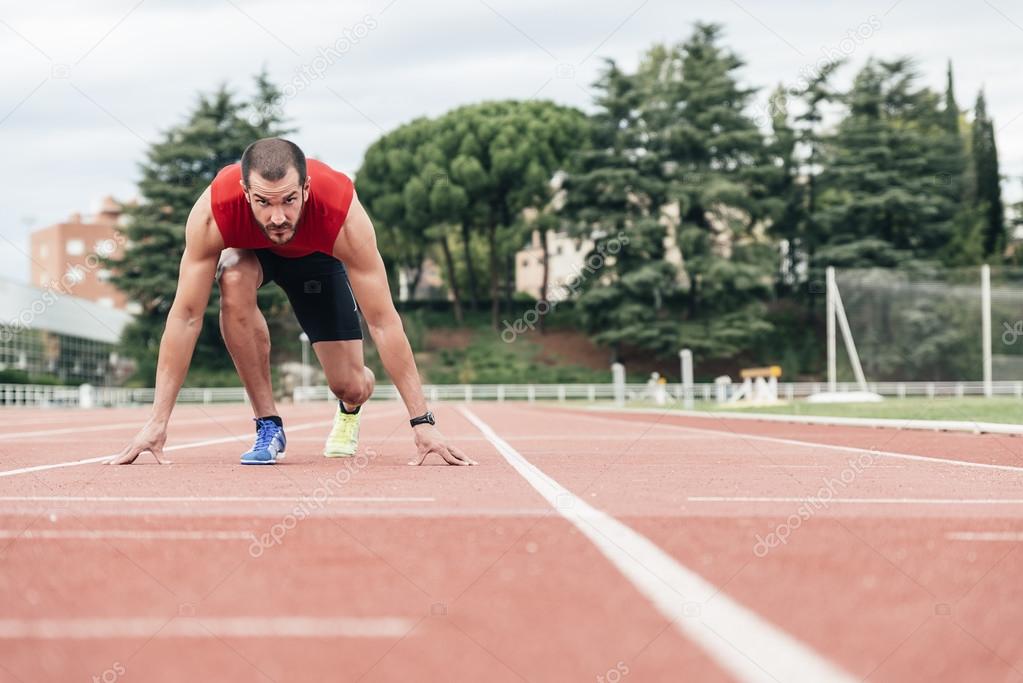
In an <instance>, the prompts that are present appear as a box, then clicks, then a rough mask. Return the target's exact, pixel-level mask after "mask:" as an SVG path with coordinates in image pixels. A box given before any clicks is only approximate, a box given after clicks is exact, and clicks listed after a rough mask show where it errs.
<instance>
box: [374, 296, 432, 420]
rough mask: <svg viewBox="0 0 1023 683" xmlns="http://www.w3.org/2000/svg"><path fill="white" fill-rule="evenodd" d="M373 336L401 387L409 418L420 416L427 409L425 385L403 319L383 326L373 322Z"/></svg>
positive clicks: (382, 356) (394, 378) (393, 380)
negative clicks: (420, 376) (421, 379)
mask: <svg viewBox="0 0 1023 683" xmlns="http://www.w3.org/2000/svg"><path fill="white" fill-rule="evenodd" d="M370 335H371V336H372V337H373V341H374V342H375V343H376V346H377V351H378V352H379V354H380V361H381V362H382V363H383V364H384V369H385V370H387V374H388V375H390V377H391V381H392V382H394V386H395V387H397V388H398V393H399V394H401V398H402V400H403V401H404V402H405V407H406V408H407V409H408V414H409V417H417V416H419V415H422V414H423V413H425V412H426V399H425V398H424V397H423V385H422V383H421V382H420V381H419V370H418V368H416V359H415V356H413V355H412V347H411V346H410V345H409V342H408V337H407V336H406V335H405V328H404V327H402V324H401V319H400V318H397V316H396V319H395V320H394V321H392V322H388V323H385V324H383V325H376V326H374V325H370Z"/></svg>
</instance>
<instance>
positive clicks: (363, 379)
mask: <svg viewBox="0 0 1023 683" xmlns="http://www.w3.org/2000/svg"><path fill="white" fill-rule="evenodd" d="M328 384H329V386H330V391H331V392H332V393H333V394H334V396H336V397H337V398H339V399H340V400H342V401H344V402H345V403H347V404H349V405H359V404H361V403H364V402H366V401H368V400H369V397H370V395H371V394H372V393H373V383H372V381H371V380H370V378H369V377H368V376H367V373H366V368H364V367H360V368H359V369H358V370H353V371H351V372H345V373H343V376H342V377H339V378H332V379H329V380H328Z"/></svg>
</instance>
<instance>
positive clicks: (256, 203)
mask: <svg viewBox="0 0 1023 683" xmlns="http://www.w3.org/2000/svg"><path fill="white" fill-rule="evenodd" d="M242 187H243V189H245V197H246V198H247V199H248V200H249V207H250V208H251V209H252V216H253V217H254V218H255V219H256V223H258V224H259V227H260V229H262V230H263V234H264V235H266V237H267V239H268V240H270V241H271V242H273V243H274V244H287V243H288V242H290V241H291V240H292V239H293V238H294V237H295V233H296V231H297V226H298V221H299V219H300V218H301V217H302V209H303V207H304V206H305V202H306V200H307V199H308V198H309V178H308V177H307V178H306V181H305V186H304V187H302V186H300V185H299V184H298V171H297V170H296V169H294V168H291V169H289V170H288V173H287V175H285V176H284V177H283V178H281V179H280V180H273V181H271V180H267V179H265V178H264V177H263V176H261V175H259V173H258V172H257V171H250V172H249V186H248V187H247V188H246V187H245V185H244V181H242Z"/></svg>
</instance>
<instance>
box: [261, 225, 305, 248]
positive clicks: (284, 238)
mask: <svg viewBox="0 0 1023 683" xmlns="http://www.w3.org/2000/svg"><path fill="white" fill-rule="evenodd" d="M259 227H260V229H261V230H262V231H263V234H264V235H266V238H267V239H268V240H270V241H271V242H273V243H274V244H277V245H282V244H287V243H288V242H290V241H291V240H293V239H295V235H297V234H298V230H296V229H295V226H294V224H292V223H290V222H285V223H281V224H280V225H271V224H267V225H263V224H262V223H260V225H259Z"/></svg>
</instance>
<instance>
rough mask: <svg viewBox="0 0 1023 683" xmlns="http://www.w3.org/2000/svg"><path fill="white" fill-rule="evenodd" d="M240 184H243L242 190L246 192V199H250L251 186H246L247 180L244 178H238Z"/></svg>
mask: <svg viewBox="0 0 1023 683" xmlns="http://www.w3.org/2000/svg"><path fill="white" fill-rule="evenodd" d="M238 184H239V185H241V186H242V192H244V193H245V199H246V200H248V199H249V188H247V187H245V180H244V179H243V178H239V179H238Z"/></svg>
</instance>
